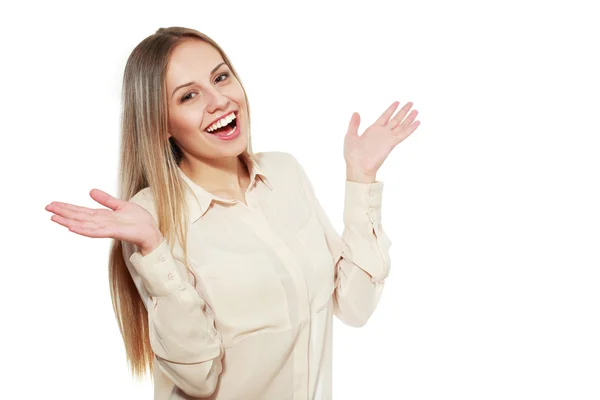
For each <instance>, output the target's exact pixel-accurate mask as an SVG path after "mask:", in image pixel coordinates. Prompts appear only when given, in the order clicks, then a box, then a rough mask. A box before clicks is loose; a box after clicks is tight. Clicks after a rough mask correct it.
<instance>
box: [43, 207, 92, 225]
mask: <svg viewBox="0 0 600 400" xmlns="http://www.w3.org/2000/svg"><path fill="white" fill-rule="evenodd" d="M46 209H47V210H48V211H52V212H53V213H55V214H58V215H60V216H62V217H65V218H68V219H71V220H74V221H90V220H91V219H93V218H95V217H98V216H99V215H100V214H99V212H101V211H103V210H92V209H90V208H86V207H79V206H76V205H73V204H68V203H56V204H51V205H48V206H46Z"/></svg>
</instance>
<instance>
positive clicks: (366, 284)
mask: <svg viewBox="0 0 600 400" xmlns="http://www.w3.org/2000/svg"><path fill="white" fill-rule="evenodd" d="M294 161H295V163H296V166H297V170H298V171H299V175H300V180H301V182H302V185H303V187H304V189H305V191H306V193H307V195H308V196H309V198H310V199H311V202H312V205H313V207H315V211H316V213H317V216H318V218H319V222H320V223H321V226H322V227H323V231H324V233H325V239H326V241H327V246H328V247H329V250H330V252H331V254H332V257H333V260H334V264H335V268H336V272H335V276H336V282H335V292H334V305H333V306H334V313H335V315H336V316H337V317H338V318H339V319H340V320H341V321H342V322H344V323H345V324H347V325H350V326H355V327H359V326H363V325H364V324H366V322H367V320H368V319H369V317H370V316H371V314H372V313H373V311H374V310H375V307H376V306H377V304H378V302H379V299H380V297H381V292H382V290H383V286H384V280H385V278H386V277H387V276H388V274H389V270H390V257H389V248H390V246H391V242H390V240H389V238H388V237H387V235H386V234H385V232H384V231H383V228H382V226H381V199H382V192H383V183H382V182H374V183H358V182H352V181H348V180H346V187H345V188H346V193H345V204H344V231H343V233H342V236H341V237H340V235H339V234H338V233H337V231H336V230H335V228H334V227H333V226H332V224H331V221H330V220H329V218H328V217H327V215H326V214H325V211H324V210H323V208H322V207H321V205H320V203H319V201H318V199H317V197H316V195H315V193H314V189H313V187H312V184H311V182H310V180H309V179H308V176H307V175H306V173H305V171H304V169H303V168H302V166H301V165H300V164H299V163H298V162H297V160H296V159H295V158H294Z"/></svg>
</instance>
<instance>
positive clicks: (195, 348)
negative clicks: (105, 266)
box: [123, 203, 223, 397]
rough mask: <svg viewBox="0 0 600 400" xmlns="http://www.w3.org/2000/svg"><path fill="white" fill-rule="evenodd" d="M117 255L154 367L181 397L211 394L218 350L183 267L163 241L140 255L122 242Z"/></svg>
mask: <svg viewBox="0 0 600 400" xmlns="http://www.w3.org/2000/svg"><path fill="white" fill-rule="evenodd" d="M137 204H139V203H137ZM139 205H140V206H143V207H145V208H147V209H148V211H149V212H150V213H151V214H152V210H151V209H149V208H148V207H147V206H145V205H144V204H139ZM153 215H154V214H153ZM155 218H156V217H155ZM123 256H124V259H125V263H126V265H127V268H128V269H129V272H130V273H131V275H132V278H133V281H134V282H135V285H136V287H137V289H138V292H139V294H140V296H141V297H142V300H143V301H144V304H146V309H147V310H148V325H149V335H150V343H151V346H152V350H153V352H154V353H155V355H156V360H157V361H158V368H160V369H161V371H162V372H163V373H164V374H165V375H166V376H167V377H168V378H169V379H171V381H173V383H175V385H176V386H177V387H179V388H180V389H181V390H182V391H183V392H185V393H186V394H187V395H189V396H194V397H206V396H209V395H211V394H212V393H213V392H214V390H215V388H216V386H217V383H218V377H219V374H220V373H221V371H222V365H221V358H222V356H223V347H222V344H221V341H220V338H219V334H218V332H217V331H216V329H215V327H214V320H213V318H211V317H210V316H209V315H208V314H206V313H205V312H204V309H205V307H206V301H205V300H204V299H203V298H202V297H201V296H200V295H199V294H198V292H197V291H196V289H195V288H194V287H193V286H192V285H190V284H189V283H188V282H187V280H186V279H185V278H184V277H185V276H186V275H184V274H185V273H186V272H185V271H187V269H186V268H185V266H184V265H183V264H182V263H181V262H179V261H178V260H176V259H175V258H174V257H173V254H172V252H171V249H170V248H169V245H168V243H167V241H166V240H165V239H162V241H161V242H160V244H159V245H158V246H157V247H156V248H154V249H153V250H151V251H150V252H148V253H147V254H144V255H143V253H142V251H141V249H139V248H137V246H135V245H132V244H130V243H127V242H124V243H123ZM155 367H156V366H155Z"/></svg>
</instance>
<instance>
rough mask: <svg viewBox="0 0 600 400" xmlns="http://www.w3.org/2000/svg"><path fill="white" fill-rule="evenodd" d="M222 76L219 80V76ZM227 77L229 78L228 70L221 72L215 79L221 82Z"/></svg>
mask: <svg viewBox="0 0 600 400" xmlns="http://www.w3.org/2000/svg"><path fill="white" fill-rule="evenodd" d="M222 76H224V78H223V79H221V80H219V78H221V77H222ZM227 78H229V72H223V73H222V74H221V75H219V76H217V79H216V81H217V82H223V81H224V80H225V79H227Z"/></svg>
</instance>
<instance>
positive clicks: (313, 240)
mask: <svg viewBox="0 0 600 400" xmlns="http://www.w3.org/2000/svg"><path fill="white" fill-rule="evenodd" d="M397 107H398V103H397V102H394V103H393V104H392V105H391V106H390V107H389V108H388V109H387V110H386V111H385V112H384V113H383V115H382V116H381V117H380V118H379V119H378V120H377V121H376V122H375V123H374V124H373V125H372V126H370V127H369V128H368V129H367V130H366V131H365V132H364V133H363V134H362V135H360V136H359V135H358V126H359V122H360V119H359V116H358V114H356V113H355V114H353V116H352V118H351V120H350V126H349V129H348V133H347V135H346V137H345V143H344V157H345V161H346V166H347V168H346V170H347V176H346V187H345V190H346V194H345V205H344V225H345V229H344V232H343V235H342V236H341V237H340V236H339V235H338V233H337V232H336V230H335V229H334V228H333V226H332V225H331V223H330V221H329V219H328V217H327V216H326V214H325V213H324V211H323V209H322V208H321V206H320V205H319V201H318V200H317V198H316V197H315V193H314V191H313V188H312V186H311V183H310V181H309V179H308V178H307V175H306V174H305V172H304V170H303V168H302V167H301V166H300V165H299V164H298V162H297V161H296V159H295V158H294V157H293V156H291V155H290V154H288V153H284V152H264V153H256V154H255V153H253V152H252V148H251V143H250V114H249V108H248V101H247V97H246V93H245V91H244V88H243V86H242V84H241V82H240V79H239V77H238V74H237V73H236V71H235V70H234V68H233V66H232V64H231V62H230V60H229V59H228V57H227V56H226V55H225V53H224V52H223V50H222V49H221V48H220V47H219V46H218V45H217V44H216V43H215V42H214V41H213V40H211V39H210V38H209V37H207V36H206V35H204V34H201V33H200V32H198V31H195V30H192V29H186V28H179V27H174V28H167V29H163V28H161V29H159V30H158V31H157V32H156V33H155V34H153V35H151V36H149V37H147V38H146V39H144V40H143V41H142V42H141V43H140V44H138V45H137V46H136V48H135V49H134V50H133V52H132V53H131V55H130V57H129V59H128V61H127V65H126V67H125V73H124V80H123V115H122V153H121V169H120V171H121V175H120V193H119V198H115V197H112V196H110V195H109V194H107V193H105V192H103V191H101V190H97V189H93V190H92V191H91V192H90V196H91V197H92V198H93V199H94V200H95V201H97V202H98V203H100V204H101V205H103V206H105V207H108V209H107V208H99V209H90V208H85V207H79V206H75V205H71V204H67V203H61V202H52V203H51V204H49V205H48V206H47V207H46V210H48V211H51V212H52V213H54V214H55V215H53V216H52V217H51V219H52V220H53V221H54V222H56V223H58V224H60V225H63V226H66V227H68V228H69V230H70V231H72V232H75V233H77V234H80V235H84V236H88V237H94V238H98V237H99V238H112V239H113V242H112V243H113V245H112V248H111V254H110V259H109V268H110V283H111V295H112V299H113V306H114V308H115V313H116V316H117V320H118V324H119V327H120V329H121V333H122V335H123V339H124V341H125V345H126V350H127V357H128V360H129V363H130V366H131V368H132V372H133V374H134V375H136V376H142V375H143V374H145V373H146V372H147V371H150V372H151V373H152V374H153V380H154V386H155V399H165V400H166V399H189V398H194V397H202V398H205V397H209V398H211V399H220V400H222V399H245V400H251V399H274V400H284V399H290V400H291V399H294V400H300V399H302V400H307V399H330V398H331V349H332V343H331V337H332V330H331V329H332V322H333V321H332V318H333V315H334V314H335V315H336V316H337V317H338V318H339V319H340V320H341V321H343V322H344V323H346V324H348V325H351V326H362V325H364V324H365V323H366V321H367V320H368V318H369V316H370V315H371V313H372V312H373V310H374V309H375V307H376V305H377V303H378V301H379V298H380V295H381V291H382V289H383V285H384V280H385V278H386V277H387V276H388V272H389V268H390V260H389V254H388V249H389V246H390V241H389V240H388V238H387V236H386V234H385V233H384V231H383V229H382V226H381V198H382V190H383V184H382V183H381V182H378V181H376V172H377V170H378V169H379V167H380V166H381V164H382V163H383V161H384V160H385V159H386V157H387V156H388V154H389V153H390V151H391V150H392V149H393V148H394V147H395V146H396V145H397V144H398V143H400V142H401V141H402V140H404V139H405V138H406V137H407V136H408V135H410V134H411V133H412V132H413V131H414V130H415V129H416V128H417V126H418V125H419V122H418V121H415V117H416V115H417V112H416V110H413V111H412V112H410V113H409V110H410V108H411V107H412V103H407V104H406V105H405V106H404V107H402V108H401V109H400V111H399V112H398V113H396V114H395V115H394V116H393V114H394V112H395V111H396V109H397ZM124 199H125V200H124ZM156 366H158V368H156Z"/></svg>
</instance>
